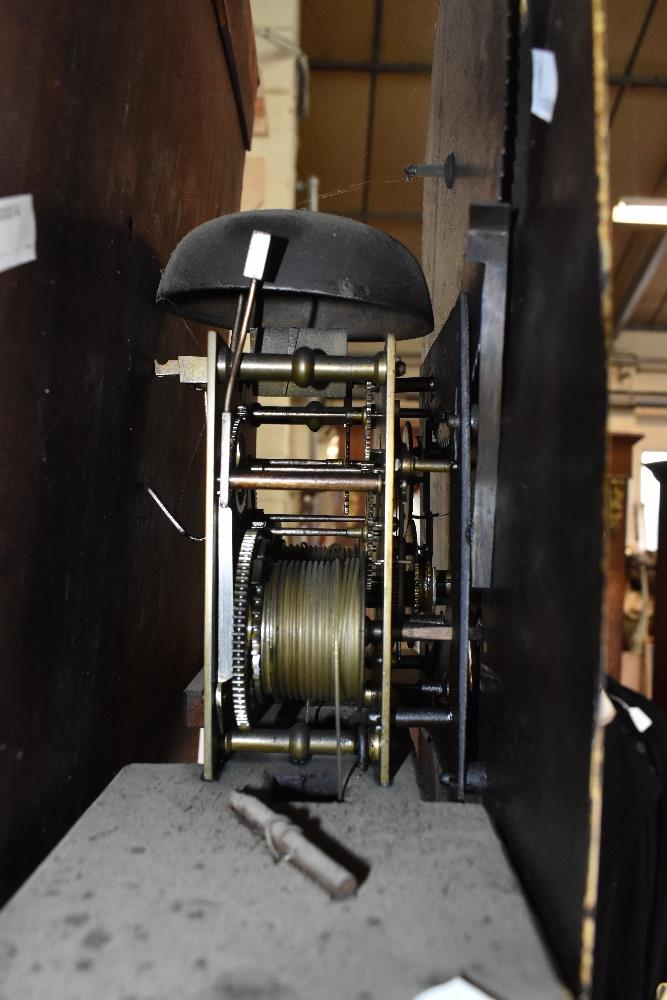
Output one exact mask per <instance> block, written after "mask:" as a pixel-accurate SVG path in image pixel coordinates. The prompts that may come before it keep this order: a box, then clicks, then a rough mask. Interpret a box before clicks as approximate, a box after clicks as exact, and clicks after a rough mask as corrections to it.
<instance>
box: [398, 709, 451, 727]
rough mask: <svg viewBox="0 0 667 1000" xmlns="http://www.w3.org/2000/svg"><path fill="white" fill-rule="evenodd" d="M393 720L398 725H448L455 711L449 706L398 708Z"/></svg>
mask: <svg viewBox="0 0 667 1000" xmlns="http://www.w3.org/2000/svg"><path fill="white" fill-rule="evenodd" d="M393 721H394V725H396V726H447V725H450V724H451V723H452V722H454V713H453V712H452V711H450V709H448V708H397V709H396V710H395V711H394V719H393Z"/></svg>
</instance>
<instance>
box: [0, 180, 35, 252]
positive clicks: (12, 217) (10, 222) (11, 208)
mask: <svg viewBox="0 0 667 1000" xmlns="http://www.w3.org/2000/svg"><path fill="white" fill-rule="evenodd" d="M31 260H37V226H36V224H35V210H34V208H33V204H32V195H31V194H16V195H12V196H10V197H8V198H0V271H8V270H9V269H10V268H12V267H18V266H19V264H27V263H29V261H31Z"/></svg>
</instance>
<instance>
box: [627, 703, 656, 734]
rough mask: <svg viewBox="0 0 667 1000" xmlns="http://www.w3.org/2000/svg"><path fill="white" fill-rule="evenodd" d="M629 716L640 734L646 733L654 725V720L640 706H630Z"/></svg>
mask: <svg viewBox="0 0 667 1000" xmlns="http://www.w3.org/2000/svg"><path fill="white" fill-rule="evenodd" d="M628 715H629V716H630V718H631V719H632V721H633V722H634V724H635V729H636V730H637V731H638V732H640V733H645V732H646V730H647V729H649V728H650V727H651V726H652V725H653V719H652V718H651V717H650V715H647V714H646V712H645V711H644V710H643V709H641V708H640V707H639V705H630V706H629V707H628Z"/></svg>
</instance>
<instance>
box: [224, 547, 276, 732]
mask: <svg viewBox="0 0 667 1000" xmlns="http://www.w3.org/2000/svg"><path fill="white" fill-rule="evenodd" d="M268 544H269V543H268V539H267V538H266V536H265V535H264V534H263V532H262V530H261V528H250V529H249V530H248V531H246V533H245V535H244V536H243V541H242V542H241V548H240V550H239V557H238V562H237V564H236V575H235V577H234V624H233V627H232V704H233V706H234V718H235V719H236V725H237V726H238V728H239V729H249V728H250V725H251V718H250V717H251V714H252V707H253V705H254V703H255V701H256V700H257V690H258V684H257V682H258V680H259V674H260V663H259V628H260V624H261V596H262V579H261V573H259V572H258V568H259V569H261V564H259V567H258V565H257V563H256V560H255V556H256V555H257V554H258V550H259V549H260V548H263V549H266V547H267V545H268ZM249 657H250V662H249Z"/></svg>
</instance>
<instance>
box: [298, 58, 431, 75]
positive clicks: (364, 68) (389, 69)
mask: <svg viewBox="0 0 667 1000" xmlns="http://www.w3.org/2000/svg"><path fill="white" fill-rule="evenodd" d="M308 65H309V66H310V69H311V70H312V71H317V70H324V71H331V72H334V73H336V72H341V73H426V74H430V73H431V64H430V63H403V62H398V63H394V62H379V61H378V62H373V61H372V60H370V61H364V60H362V61H358V62H351V61H349V60H346V59H309V60H308Z"/></svg>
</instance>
